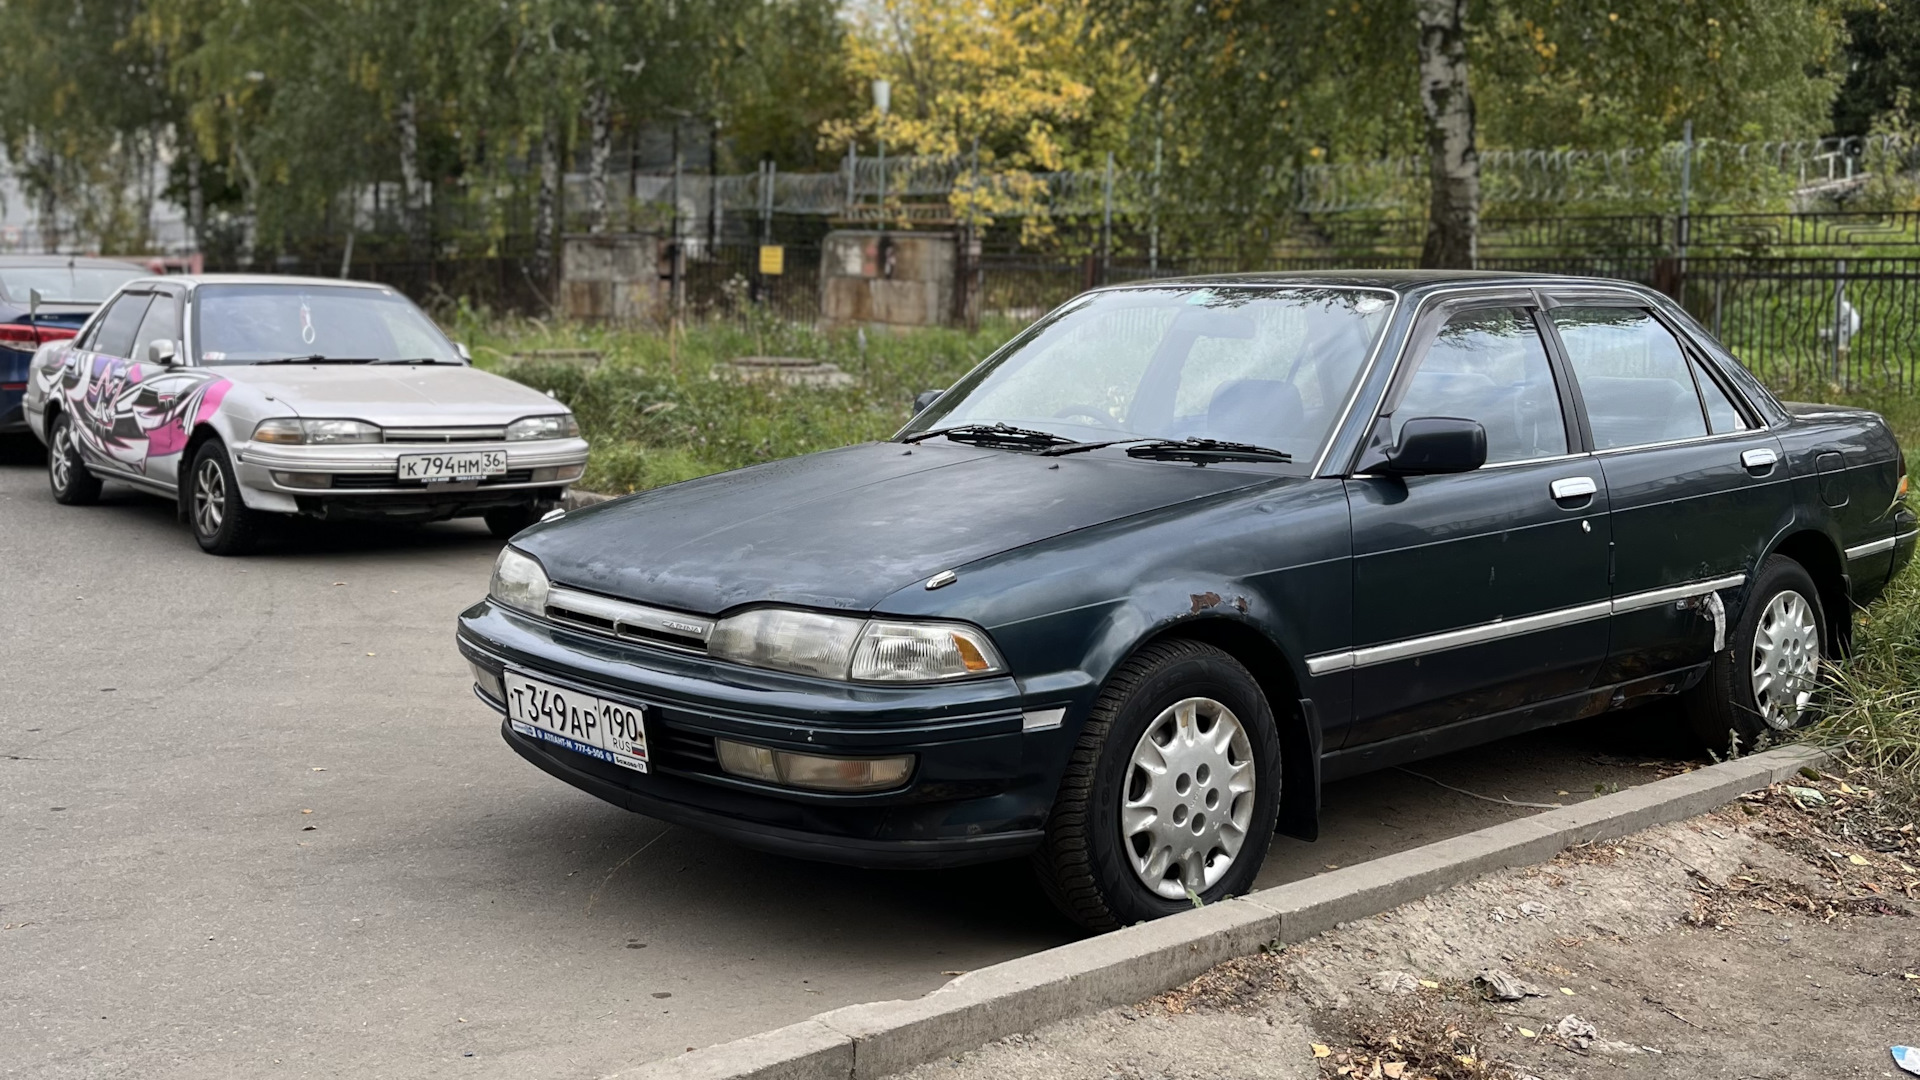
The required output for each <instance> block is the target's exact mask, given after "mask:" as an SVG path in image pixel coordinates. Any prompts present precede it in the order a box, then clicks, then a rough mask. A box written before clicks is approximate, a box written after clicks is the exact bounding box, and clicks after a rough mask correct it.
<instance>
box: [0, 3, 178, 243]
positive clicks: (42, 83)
mask: <svg viewBox="0 0 1920 1080" xmlns="http://www.w3.org/2000/svg"><path fill="white" fill-rule="evenodd" d="M141 8H142V4H141V3H140V2H139V0H8V2H7V3H5V4H3V5H0V141H3V142H4V144H5V148H6V155H7V160H8V162H9V164H10V165H11V166H12V168H13V170H14V174H15V176H16V177H17V178H18V179H19V181H20V183H21V186H22V188H23V189H24V190H25V192H26V193H27V194H28V195H29V197H31V198H32V199H33V200H34V203H35V210H36V215H37V217H38V220H39V224H40V228H41V232H42V240H43V242H44V243H45V244H47V245H48V247H49V249H52V248H56V247H60V246H62V245H65V246H70V247H80V248H90V249H95V250H109V251H141V250H145V249H146V247H147V245H148V243H149V242H150V239H151V238H150V237H149V236H148V221H149V219H150V217H151V212H152V208H153V203H154V200H155V197H156V196H157V195H158V190H157V186H156V184H155V183H154V177H155V175H156V172H157V167H158V164H159V162H161V161H162V160H163V159H164V155H165V154H166V153H167V151H168V149H169V146H170V141H171V135H172V131H173V127H174V124H175V122H176V120H177V119H178V116H179V103H178V102H177V101H176V100H175V98H174V97H173V96H172V95H171V94H170V93H169V88H168V83H167V67H168V64H169V62H170V59H171V57H170V56H169V54H168V53H167V51H166V50H165V49H164V48H160V47H158V46H155V45H151V44H149V43H145V42H140V41H136V40H133V39H132V38H131V37H130V31H131V29H132V27H133V26H134V25H135V23H136V22H137V20H138V19H139V18H140V16H141ZM68 226H71V229H72V231H71V233H69V232H67V231H66V230H67V228H68Z"/></svg>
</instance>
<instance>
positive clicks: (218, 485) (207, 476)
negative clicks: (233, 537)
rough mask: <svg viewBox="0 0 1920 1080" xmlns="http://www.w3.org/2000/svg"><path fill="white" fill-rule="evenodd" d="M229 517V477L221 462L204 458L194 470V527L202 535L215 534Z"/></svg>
mask: <svg viewBox="0 0 1920 1080" xmlns="http://www.w3.org/2000/svg"><path fill="white" fill-rule="evenodd" d="M226 519H227V477H226V474H225V473H223V472H221V471H220V463H219V462H218V461H215V460H214V459H212V458H210V457H209V458H203V459H202V460H201V462H200V466H199V468H197V469H195V470H194V472H193V528H194V531H195V532H198V533H199V534H200V535H201V536H215V535H217V534H218V533H219V532H220V526H221V524H222V523H223V522H225V521H226Z"/></svg>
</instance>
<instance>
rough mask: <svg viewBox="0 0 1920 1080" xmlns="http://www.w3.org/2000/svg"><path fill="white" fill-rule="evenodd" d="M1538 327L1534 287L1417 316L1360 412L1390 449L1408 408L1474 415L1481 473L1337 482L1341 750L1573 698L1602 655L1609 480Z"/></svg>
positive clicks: (1521, 720)
mask: <svg viewBox="0 0 1920 1080" xmlns="http://www.w3.org/2000/svg"><path fill="white" fill-rule="evenodd" d="M1540 319H1541V313H1540V311H1539V308H1538V305H1537V304H1536V302H1535V300H1534V298H1533V296H1532V294H1531V293H1522V294H1519V295H1517V296H1513V297H1512V298H1510V299H1501V300H1475V301H1468V302H1464V303H1455V304H1452V305H1449V306H1446V307H1443V308H1441V309H1440V310H1438V311H1435V312H1431V313H1429V314H1428V315H1427V316H1425V318H1424V320H1423V323H1422V325H1421V326H1420V327H1419V328H1418V329H1417V330H1416V331H1415V335H1414V337H1413V338H1412V339H1411V340H1410V342H1409V347H1408V352H1407V353H1406V358H1405V359H1404V360H1403V361H1402V364H1401V370H1400V371H1399V372H1398V373H1397V374H1396V376H1395V385H1394V388H1393V389H1392V390H1391V391H1390V392H1389V394H1388V397H1387V408H1386V409H1385V410H1383V412H1382V415H1381V417H1380V418H1379V419H1378V420H1377V421H1376V422H1375V428H1374V439H1375V442H1376V444H1385V445H1391V444H1392V443H1393V442H1394V441H1396V440H1397V438H1398V432H1399V428H1400V427H1401V425H1404V424H1405V423H1406V421H1407V420H1408V419H1411V418H1413V417H1416V416H1451V417H1462V418H1465V419H1470V420H1475V421H1478V422H1479V423H1480V424H1481V425H1482V426H1483V427H1484V428H1485V429H1486V432H1487V464H1486V465H1485V466H1484V467H1482V468H1480V469H1478V470H1476V471H1473V472H1467V473H1459V474H1455V475H1445V476H1416V477H1407V478H1400V477H1390V476H1355V477H1353V478H1351V479H1349V480H1348V481H1347V492H1348V502H1349V505H1350V508H1351V511H1352V516H1353V546H1354V563H1353V565H1354V643H1355V649H1354V651H1353V654H1352V658H1351V662H1352V664H1353V666H1354V668H1355V678H1354V683H1353V686H1354V702H1355V706H1354V718H1355V723H1354V726H1353V734H1352V735H1351V737H1350V738H1349V739H1348V740H1347V743H1346V745H1347V746H1348V747H1350V748H1351V747H1356V746H1358V745H1360V744H1362V743H1368V742H1375V743H1377V742H1381V741H1383V740H1389V739H1394V738H1397V737H1408V736H1417V735H1419V734H1420V733H1422V732H1428V731H1431V730H1433V729H1436V728H1440V727H1444V726H1446V725H1449V724H1454V723H1457V722H1460V721H1463V720H1468V719H1472V718H1475V717H1483V716H1487V715H1490V714H1494V713H1501V712H1508V711H1512V710H1523V709H1524V707H1526V706H1529V705H1532V704H1534V703H1537V702H1541V701H1544V700H1547V699H1550V698H1555V697H1561V696H1564V695H1568V694H1574V693H1577V692H1579V691H1583V690H1585V689H1586V688H1587V687H1588V686H1589V685H1590V684H1591V683H1592V681H1593V678H1594V675H1595V672H1596V671H1597V670H1598V669H1599V667H1600V664H1601V662H1602V660H1603V659H1604V658H1605V656H1606V651H1607V612H1608V585H1607V539H1608V533H1607V504H1606V490H1605V487H1604V485H1602V484H1601V483H1600V482H1599V477H1598V474H1597V472H1596V470H1595V468H1594V463H1593V461H1592V460H1591V459H1590V458H1588V457H1586V456H1585V455H1584V454H1583V453H1582V452H1581V447H1580V443H1579V438H1578V434H1577V429H1576V428H1574V427H1573V426H1572V425H1571V424H1569V423H1568V418H1569V416H1570V415H1571V414H1572V408H1571V399H1570V398H1569V397H1568V396H1567V394H1566V390H1567V388H1566V387H1565V386H1564V385H1562V381H1561V379H1560V377H1559V375H1558V374H1557V372H1556V371H1555V368H1554V365H1553V363H1552V361H1551V360H1550V359H1549V353H1548V349H1547V347H1546V341H1545V337H1544V335H1543V332H1542V327H1541V325H1540ZM1364 463H1365V459H1364V458H1363V459H1362V465H1363V466H1364ZM1515 719H1516V723H1517V725H1518V726H1520V727H1525V726H1529V724H1528V722H1527V720H1526V718H1525V717H1524V716H1523V715H1519V714H1516V717H1515Z"/></svg>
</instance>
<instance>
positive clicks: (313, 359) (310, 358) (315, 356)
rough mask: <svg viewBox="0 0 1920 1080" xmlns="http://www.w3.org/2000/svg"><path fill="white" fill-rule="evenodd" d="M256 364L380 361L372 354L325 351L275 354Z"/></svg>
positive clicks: (371, 362)
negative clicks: (329, 354) (298, 354)
mask: <svg viewBox="0 0 1920 1080" xmlns="http://www.w3.org/2000/svg"><path fill="white" fill-rule="evenodd" d="M251 362H252V363H255V364H375V363H379V361H377V360H375V359H374V358H373V357H371V356H328V355H327V354H325V353H309V354H308V355H306V356H275V357H272V358H270V359H266V360H254V361H251Z"/></svg>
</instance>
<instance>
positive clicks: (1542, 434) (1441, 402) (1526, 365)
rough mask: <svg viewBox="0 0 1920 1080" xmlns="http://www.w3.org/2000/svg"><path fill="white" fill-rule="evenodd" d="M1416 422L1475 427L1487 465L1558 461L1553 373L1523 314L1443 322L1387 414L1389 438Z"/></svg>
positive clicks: (1562, 441) (1563, 441) (1562, 447)
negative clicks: (1441, 420)
mask: <svg viewBox="0 0 1920 1080" xmlns="http://www.w3.org/2000/svg"><path fill="white" fill-rule="evenodd" d="M1416 416H1453V417H1459V418H1460V419H1463V420H1474V421H1478V422H1479V424H1480V426H1481V427H1483V428H1485V429H1486V432H1487V463H1488V464H1490V465H1491V464H1495V463H1498V462H1503V461H1525V460H1528V459H1530V458H1542V457H1557V456H1559V455H1561V454H1565V453H1566V452H1567V425H1566V420H1565V417H1564V415H1563V414H1562V413H1561V411H1560V395H1559V391H1558V390H1557V389H1555V386H1554V382H1553V367H1552V365H1551V364H1549V363H1548V361H1547V349H1546V346H1545V345H1544V344H1543V343H1542V342H1541V340H1540V330H1539V328H1538V327H1537V326H1535V325H1534V321H1533V315H1532V314H1531V313H1530V312H1528V311H1527V310H1526V309H1525V308H1513V307H1503V308H1485V309H1482V310H1478V311H1466V312H1461V313H1460V314H1458V315H1455V316H1453V317H1452V318H1451V319H1448V320H1447V323H1446V325H1445V326H1443V327H1441V329H1440V333H1439V334H1438V335H1437V336H1436V337H1435V338H1434V341H1433V344H1432V345H1430V346H1428V348H1427V352H1426V355H1425V356H1423V357H1421V359H1420V364H1419V367H1418V368H1416V369H1415V371H1414V373H1413V378H1412V379H1410V380H1409V381H1408V383H1407V389H1406V392H1405V394H1404V395H1403V396H1402V397H1401V399H1400V404H1399V407H1397V408H1396V409H1394V412H1393V436H1394V441H1395V442H1396V443H1397V442H1399V440H1400V427H1401V425H1403V424H1405V423H1406V422H1407V421H1408V420H1410V419H1412V418H1414V417H1416Z"/></svg>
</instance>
